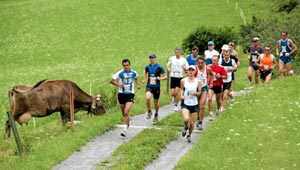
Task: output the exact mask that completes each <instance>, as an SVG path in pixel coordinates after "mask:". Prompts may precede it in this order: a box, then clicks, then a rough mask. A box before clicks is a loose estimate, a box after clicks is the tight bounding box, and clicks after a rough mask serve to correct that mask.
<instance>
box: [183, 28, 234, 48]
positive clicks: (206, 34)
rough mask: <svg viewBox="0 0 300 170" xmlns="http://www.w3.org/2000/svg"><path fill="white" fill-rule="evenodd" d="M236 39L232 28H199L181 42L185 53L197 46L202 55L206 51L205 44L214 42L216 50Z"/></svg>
mask: <svg viewBox="0 0 300 170" xmlns="http://www.w3.org/2000/svg"><path fill="white" fill-rule="evenodd" d="M236 39H237V33H236V32H235V31H234V29H233V28H232V27H222V28H217V29H213V28H207V27H200V28H197V29H196V30H195V31H194V32H192V33H191V34H190V35H189V36H188V37H187V38H186V39H184V40H183V44H182V47H183V49H184V51H185V52H186V53H188V52H191V50H192V48H193V46H197V47H198V48H199V51H200V52H201V53H202V52H204V50H205V49H207V42H208V41H214V43H215V46H216V49H221V47H222V45H223V44H227V43H228V42H230V41H235V40H236Z"/></svg>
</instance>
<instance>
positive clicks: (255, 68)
mask: <svg viewBox="0 0 300 170" xmlns="http://www.w3.org/2000/svg"><path fill="white" fill-rule="evenodd" d="M249 66H251V67H252V68H253V70H255V71H257V70H258V69H259V65H258V64H256V63H254V62H251V63H250V64H249Z"/></svg>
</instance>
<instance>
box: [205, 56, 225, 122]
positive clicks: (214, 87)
mask: <svg viewBox="0 0 300 170" xmlns="http://www.w3.org/2000/svg"><path fill="white" fill-rule="evenodd" d="M218 61H219V57H218V56H217V55H214V56H213V58H212V64H211V66H209V67H208V75H209V77H211V78H210V79H209V81H208V84H209V88H210V89H209V92H208V111H209V115H210V120H212V119H213V117H214V116H215V115H214V113H213V112H212V97H213V95H214V94H215V95H216V102H217V113H218V112H220V111H222V110H220V109H221V106H222V93H223V79H227V73H226V71H225V69H224V68H223V67H222V66H219V63H218Z"/></svg>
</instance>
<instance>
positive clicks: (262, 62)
mask: <svg viewBox="0 0 300 170" xmlns="http://www.w3.org/2000/svg"><path fill="white" fill-rule="evenodd" d="M274 65H276V60H275V57H274V56H273V55H272V54H271V48H270V46H266V47H265V49H264V54H261V55H260V56H259V68H260V78H261V80H262V81H263V82H264V83H268V82H270V81H271V78H272V70H273V68H274Z"/></svg>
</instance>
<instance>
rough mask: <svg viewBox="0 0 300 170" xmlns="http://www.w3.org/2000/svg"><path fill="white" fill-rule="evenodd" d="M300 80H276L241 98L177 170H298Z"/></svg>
mask: <svg viewBox="0 0 300 170" xmlns="http://www.w3.org/2000/svg"><path fill="white" fill-rule="evenodd" d="M299 78H300V77H299V76H295V77H290V78H287V79H282V80H275V81H274V82H273V83H272V84H270V85H264V86H260V87H258V88H256V89H255V91H254V92H253V93H251V94H250V95H247V96H243V97H239V99H238V100H237V102H235V103H234V106H232V108H231V109H229V110H227V111H226V112H225V113H224V114H223V115H222V116H221V117H220V119H218V120H217V121H216V122H215V123H214V124H213V125H212V126H210V128H209V129H208V130H207V131H206V132H205V133H204V134H203V136H202V137H201V140H200V141H198V143H197V145H195V146H194V147H193V149H192V150H191V151H190V152H189V153H188V154H187V155H186V156H185V157H184V158H183V159H182V160H181V161H180V162H179V165H178V166H177V169H195V168H196V167H197V169H199V168H201V169H299V165H300V161H299V157H300V140H299V139H300V135H299V133H298V132H299V128H300V115H299V111H300V100H299V97H300V96H299V94H300V91H299V87H298V85H299V83H300V79H299ZM287 85H288V87H287Z"/></svg>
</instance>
